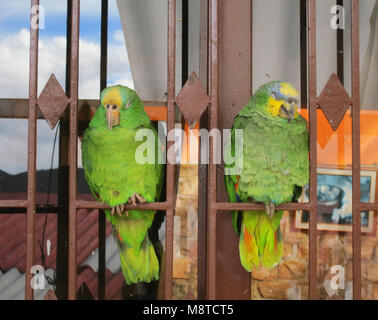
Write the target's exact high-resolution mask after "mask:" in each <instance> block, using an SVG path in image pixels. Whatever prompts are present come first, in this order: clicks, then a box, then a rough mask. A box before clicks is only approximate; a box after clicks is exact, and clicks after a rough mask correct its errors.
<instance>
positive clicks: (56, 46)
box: [0, 29, 133, 99]
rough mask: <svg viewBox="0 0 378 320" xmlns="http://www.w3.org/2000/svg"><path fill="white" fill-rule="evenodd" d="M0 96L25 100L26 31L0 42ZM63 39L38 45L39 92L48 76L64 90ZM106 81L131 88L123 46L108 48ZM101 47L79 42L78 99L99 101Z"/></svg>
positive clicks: (27, 56)
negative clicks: (53, 76)
mask: <svg viewBox="0 0 378 320" xmlns="http://www.w3.org/2000/svg"><path fill="white" fill-rule="evenodd" d="M0 61H1V64H0V74H1V75H2V77H0V97H1V98H26V97H27V96H28V81H29V31H28V30H26V29H22V30H20V31H19V32H18V33H15V34H12V35H9V36H7V37H6V38H4V39H2V40H1V41H0ZM65 61H66V39H65V37H53V38H43V39H41V40H40V42H39V62H38V64H39V65H38V74H39V79H38V80H39V81H38V89H39V90H38V91H39V93H40V92H41V91H42V89H43V87H44V85H45V84H46V82H47V80H48V78H49V77H50V75H51V73H54V74H55V76H56V77H57V79H58V81H59V83H60V84H61V86H62V87H63V88H64V87H65ZM108 78H109V82H111V83H123V84H126V85H128V86H130V87H133V83H132V78H131V73H130V65H129V61H128V58H127V53H126V48H125V46H124V43H119V44H118V43H111V44H109V48H108ZM99 83H100V45H99V44H98V43H94V42H90V41H86V40H83V39H80V44H79V98H86V99H88V98H98V97H99V90H100V84H99Z"/></svg>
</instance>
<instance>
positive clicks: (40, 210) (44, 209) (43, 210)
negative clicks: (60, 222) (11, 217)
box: [0, 205, 61, 214]
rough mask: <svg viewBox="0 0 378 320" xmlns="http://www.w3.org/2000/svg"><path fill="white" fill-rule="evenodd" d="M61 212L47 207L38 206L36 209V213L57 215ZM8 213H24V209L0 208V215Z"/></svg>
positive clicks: (57, 208)
mask: <svg viewBox="0 0 378 320" xmlns="http://www.w3.org/2000/svg"><path fill="white" fill-rule="evenodd" d="M59 210H61V208H60V207H49V206H38V205H37V208H36V213H41V214H43V213H58V212H59ZM8 213H13V214H14V213H16V214H17V213H21V214H23V213H26V209H25V208H23V207H0V214H8Z"/></svg>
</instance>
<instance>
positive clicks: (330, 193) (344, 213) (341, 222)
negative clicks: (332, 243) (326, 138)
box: [295, 168, 376, 233]
mask: <svg viewBox="0 0 378 320" xmlns="http://www.w3.org/2000/svg"><path fill="white" fill-rule="evenodd" d="M317 173H318V176H317V200H318V219H317V222H318V223H317V227H318V230H328V231H344V232H345V231H350V232H351V231H352V223H353V214H352V212H353V210H352V171H351V170H344V169H329V168H318V171H317ZM360 188H361V202H367V203H373V202H374V201H375V192H376V171H368V170H365V171H361V186H360ZM299 201H300V202H308V201H309V186H308V185H307V186H305V187H304V188H303V193H302V196H301V198H300V200H299ZM308 225H309V212H308V211H297V212H296V214H295V227H296V228H298V229H308ZM375 226H376V224H375V221H374V211H362V212H361V232H364V233H375V231H376V230H375V229H376V228H375Z"/></svg>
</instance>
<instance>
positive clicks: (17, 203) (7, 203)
mask: <svg viewBox="0 0 378 320" xmlns="http://www.w3.org/2000/svg"><path fill="white" fill-rule="evenodd" d="M28 205H29V201H28V200H0V208H26V207H27V206H28Z"/></svg>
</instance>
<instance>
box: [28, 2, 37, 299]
mask: <svg viewBox="0 0 378 320" xmlns="http://www.w3.org/2000/svg"><path fill="white" fill-rule="evenodd" d="M38 5H39V0H32V1H31V14H30V51H29V52H30V57H29V119H28V191H27V195H28V205H27V216H26V270H25V275H26V277H25V299H26V300H33V288H32V287H31V285H30V282H31V279H32V277H33V274H32V273H31V269H32V266H33V265H34V238H35V234H34V225H35V207H36V171H37V95H38V91H37V90H38V36H39V28H38V27H36V26H33V25H32V22H33V19H34V16H33V15H34V14H35V13H34V12H33V9H35V8H36V6H38ZM38 14H39V13H38Z"/></svg>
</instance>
